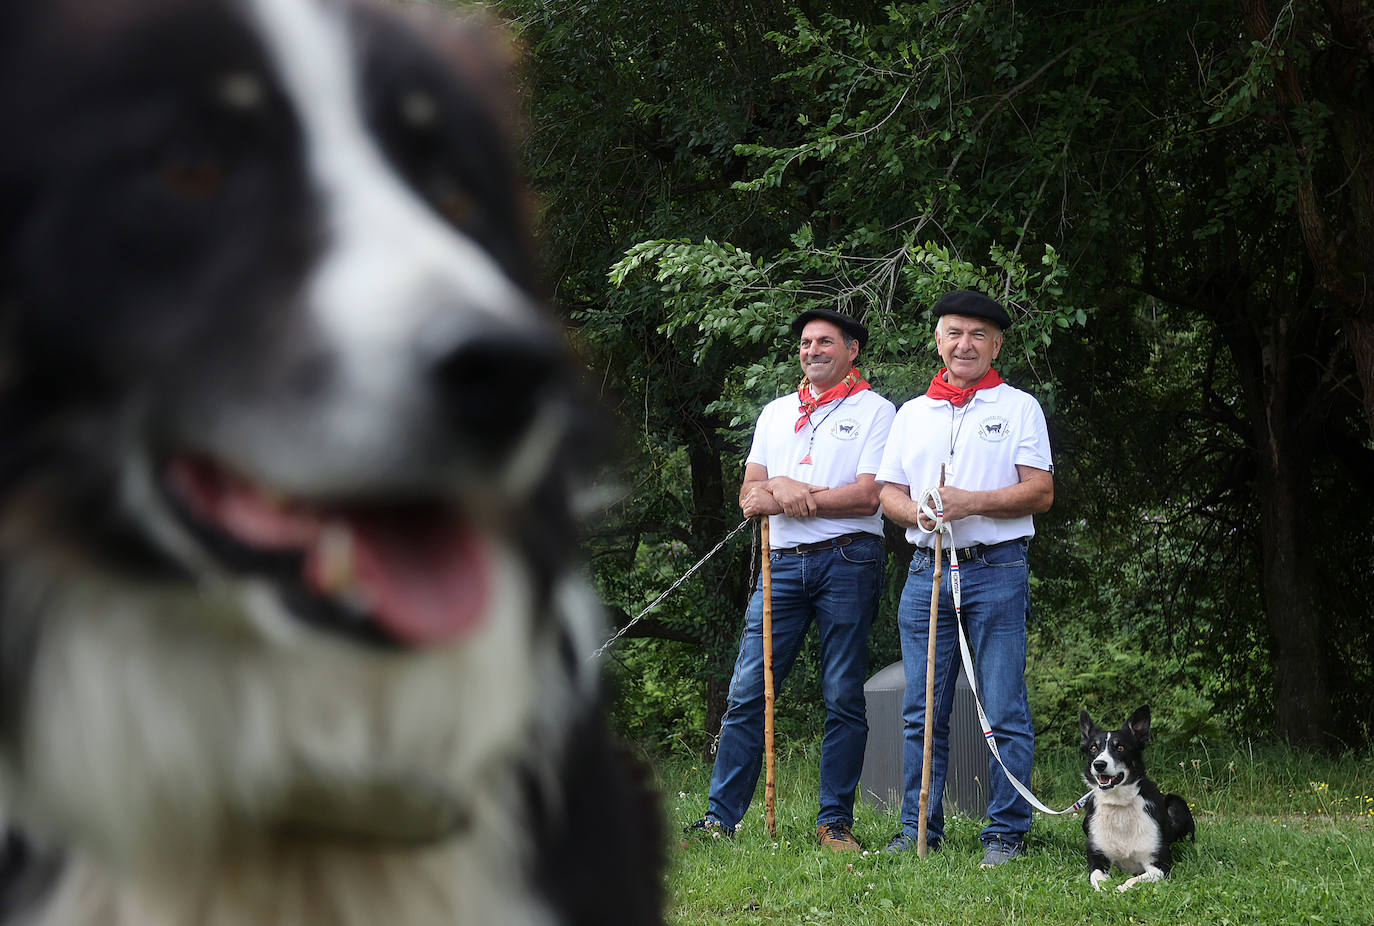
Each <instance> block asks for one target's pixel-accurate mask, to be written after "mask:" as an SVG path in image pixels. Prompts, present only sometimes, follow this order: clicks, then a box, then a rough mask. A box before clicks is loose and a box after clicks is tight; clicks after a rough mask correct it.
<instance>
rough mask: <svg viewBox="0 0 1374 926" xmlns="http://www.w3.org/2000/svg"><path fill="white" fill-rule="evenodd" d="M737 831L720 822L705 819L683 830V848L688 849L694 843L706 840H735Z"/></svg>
mask: <svg viewBox="0 0 1374 926" xmlns="http://www.w3.org/2000/svg"><path fill="white" fill-rule="evenodd" d="M734 838H735V831H734V830H733V829H731V828H730V827H728V826H726V825H725V824H723V823H721V822H720V821H719V820H712V819H710V818H707V817H703V818H701V819H700V820H698V821H697V822H695V823H693V824H690V825H688V826H684V827H683V828H682V846H683V848H686V847H687V846H690V845H691V844H692V843H694V842H701V841H703V840H706V839H734Z"/></svg>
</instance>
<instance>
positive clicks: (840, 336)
mask: <svg viewBox="0 0 1374 926" xmlns="http://www.w3.org/2000/svg"><path fill="white" fill-rule="evenodd" d="M800 356H801V368H802V372H803V373H805V374H806V377H807V379H809V380H810V381H811V385H812V386H813V387H814V388H815V389H816V391H817V392H824V391H825V390H827V389H829V388H830V387H831V386H834V385H836V384H838V383H839V382H840V381H841V380H843V379H844V378H845V377H846V376H848V375H849V371H850V369H851V368H852V367H853V366H854V361H855V360H857V359H858V357H859V342H858V341H853V340H851V341H849V342H846V341H845V339H844V333H843V332H842V331H841V330H840V326H839V325H836V324H834V323H833V322H828V321H824V320H823V319H819V318H814V319H812V320H811V321H809V322H807V323H806V327H805V328H803V329H802V333H801V355H800Z"/></svg>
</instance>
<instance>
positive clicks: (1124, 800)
mask: <svg viewBox="0 0 1374 926" xmlns="http://www.w3.org/2000/svg"><path fill="white" fill-rule="evenodd" d="M1078 725H1079V730H1080V731H1081V732H1082V734H1083V742H1082V749H1083V754H1084V755H1085V756H1086V757H1087V762H1086V764H1085V765H1084V767H1083V779H1084V780H1085V781H1086V782H1087V783H1088V785H1089V786H1090V787H1091V788H1092V789H1093V790H1092V793H1091V795H1090V796H1089V798H1088V803H1087V805H1086V806H1085V808H1084V815H1083V832H1084V834H1086V835H1087V837H1088V871H1089V880H1091V881H1092V885H1093V888H1094V889H1095V890H1099V891H1100V890H1102V885H1103V883H1104V882H1105V881H1106V880H1107V878H1108V876H1109V873H1110V872H1111V868H1112V866H1113V865H1115V866H1116V867H1117V868H1120V869H1121V870H1122V871H1125V872H1127V873H1128V874H1131V875H1133V876H1134V877H1131V878H1128V879H1127V880H1126V881H1124V882H1122V884H1120V885H1119V886H1118V887H1117V890H1118V891H1125V890H1130V889H1131V888H1132V887H1133V886H1135V885H1136V884H1139V883H1140V882H1141V881H1158V880H1159V879H1161V878H1163V877H1164V876H1165V875H1167V874H1168V873H1169V869H1170V868H1172V867H1173V855H1172V851H1171V848H1170V847H1171V846H1172V845H1173V844H1174V843H1175V842H1177V841H1178V840H1180V839H1182V838H1183V837H1184V836H1191V835H1193V833H1194V826H1193V814H1192V812H1191V811H1189V810H1188V802H1187V801H1185V800H1184V799H1183V798H1181V797H1179V796H1178V795H1177V794H1168V795H1165V794H1161V793H1160V791H1159V788H1158V787H1157V786H1156V785H1155V783H1154V782H1153V781H1151V780H1150V779H1149V778H1148V777H1146V775H1145V755H1144V753H1145V746H1146V744H1147V743H1149V741H1150V707H1149V705H1148V704H1147V705H1145V706H1144V707H1140V708H1137V709H1136V711H1135V713H1133V714H1131V717H1130V719H1129V720H1127V721H1126V722H1125V723H1124V724H1123V725H1122V726H1121V729H1119V730H1111V731H1107V730H1103V729H1101V728H1099V727H1098V726H1097V724H1095V723H1093V719H1092V717H1090V716H1089V715H1088V712H1087V711H1083V713H1082V715H1081V716H1080V717H1079V721H1078Z"/></svg>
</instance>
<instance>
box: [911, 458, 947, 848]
mask: <svg viewBox="0 0 1374 926" xmlns="http://www.w3.org/2000/svg"><path fill="white" fill-rule="evenodd" d="M944 487H945V467H944V465H943V464H942V465H941V466H940V488H942V489H943V488H944ZM943 539H944V531H942V530H940V529H939V526H938V525H937V526H936V529H935V575H934V576H933V577H932V578H931V582H930V640H929V642H928V643H927V645H926V717H925V739H924V740H923V743H924V745H923V746H922V747H921V800H920V805H919V806H920V810H919V811H918V812H919V813H920V815H921V819H920V820H919V821H918V822H917V824H916V855H917V856H918V857H919V858H925V857H926V818H927V817H928V816H929V809H930V750H931V746H932V745H933V744H934V740H935V725H934V724H932V723H931V722H930V720H931V710H932V703H931V702H933V701H934V700H935V673H934V672H933V671H932V667H933V666H934V665H935V629H936V626H937V624H938V623H939V619H940V572H941V570H940V565H941V559H940V555H941V553H943V552H944V551H943V550H942V549H941V541H942V540H943ZM907 684H911V682H910V680H908V681H907Z"/></svg>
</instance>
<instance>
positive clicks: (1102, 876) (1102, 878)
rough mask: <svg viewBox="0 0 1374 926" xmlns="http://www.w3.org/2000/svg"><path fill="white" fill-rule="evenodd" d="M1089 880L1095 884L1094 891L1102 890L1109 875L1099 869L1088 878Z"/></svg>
mask: <svg viewBox="0 0 1374 926" xmlns="http://www.w3.org/2000/svg"><path fill="white" fill-rule="evenodd" d="M1088 880H1089V881H1091V882H1092V883H1093V890H1095V891H1100V890H1102V885H1103V884H1105V883H1106V881H1107V873H1106V872H1105V871H1102V870H1101V869H1098V870H1097V871H1094V872H1093V873H1092V874H1090V875H1089V876H1088Z"/></svg>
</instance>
